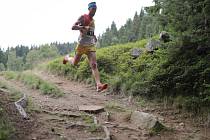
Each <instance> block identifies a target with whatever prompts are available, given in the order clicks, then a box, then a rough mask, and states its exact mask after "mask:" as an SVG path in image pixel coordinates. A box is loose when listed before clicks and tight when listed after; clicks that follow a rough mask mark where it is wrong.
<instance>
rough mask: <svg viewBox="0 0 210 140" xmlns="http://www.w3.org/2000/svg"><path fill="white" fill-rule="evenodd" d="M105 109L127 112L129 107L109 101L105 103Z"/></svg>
mask: <svg viewBox="0 0 210 140" xmlns="http://www.w3.org/2000/svg"><path fill="white" fill-rule="evenodd" d="M105 109H107V110H110V111H115V112H126V111H127V109H125V108H123V107H121V106H120V105H119V104H117V103H114V102H109V103H107V104H106V105H105Z"/></svg>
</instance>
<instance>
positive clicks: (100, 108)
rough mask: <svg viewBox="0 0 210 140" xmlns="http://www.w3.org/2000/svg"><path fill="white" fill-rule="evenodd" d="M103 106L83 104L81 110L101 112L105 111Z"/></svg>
mask: <svg viewBox="0 0 210 140" xmlns="http://www.w3.org/2000/svg"><path fill="white" fill-rule="evenodd" d="M103 110H104V107H103V106H97V105H82V106H79V111H87V112H100V111H103Z"/></svg>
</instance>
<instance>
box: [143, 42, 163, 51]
mask: <svg viewBox="0 0 210 140" xmlns="http://www.w3.org/2000/svg"><path fill="white" fill-rule="evenodd" d="M159 47H160V41H158V40H155V39H151V40H149V42H148V43H147V44H146V46H145V48H146V50H147V52H151V53H153V52H154V51H155V50H157V49H158V48H159Z"/></svg>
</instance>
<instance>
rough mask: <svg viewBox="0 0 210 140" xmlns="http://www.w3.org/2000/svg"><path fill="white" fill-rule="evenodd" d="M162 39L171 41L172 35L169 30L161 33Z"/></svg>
mask: <svg viewBox="0 0 210 140" xmlns="http://www.w3.org/2000/svg"><path fill="white" fill-rule="evenodd" d="M160 40H161V41H163V42H169V41H170V35H169V33H168V32H166V31H162V32H161V33H160Z"/></svg>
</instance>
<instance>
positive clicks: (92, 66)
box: [91, 62, 97, 70]
mask: <svg viewBox="0 0 210 140" xmlns="http://www.w3.org/2000/svg"><path fill="white" fill-rule="evenodd" d="M91 68H92V69H94V70H95V69H96V68H97V63H96V62H93V63H91Z"/></svg>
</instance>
